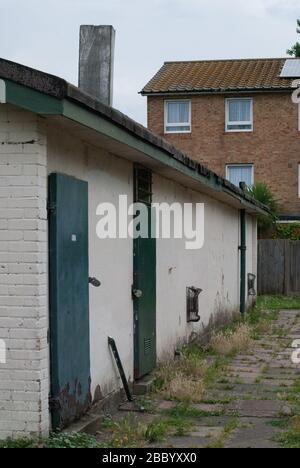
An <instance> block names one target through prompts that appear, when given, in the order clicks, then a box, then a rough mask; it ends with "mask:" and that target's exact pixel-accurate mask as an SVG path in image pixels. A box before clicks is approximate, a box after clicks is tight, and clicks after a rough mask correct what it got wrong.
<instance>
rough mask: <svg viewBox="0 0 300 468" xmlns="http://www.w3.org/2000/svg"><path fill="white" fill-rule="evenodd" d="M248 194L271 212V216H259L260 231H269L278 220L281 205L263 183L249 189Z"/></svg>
mask: <svg viewBox="0 0 300 468" xmlns="http://www.w3.org/2000/svg"><path fill="white" fill-rule="evenodd" d="M247 190H248V194H249V195H250V196H251V197H253V198H255V199H256V200H257V201H259V202H260V203H263V204H264V205H265V206H267V208H269V210H270V215H269V216H259V218H258V226H259V229H260V230H263V231H264V230H267V229H270V227H272V226H273V225H274V224H275V222H276V221H277V219H278V214H279V205H278V201H277V200H276V198H275V196H274V194H273V193H272V191H271V190H270V189H269V187H268V186H267V185H266V184H265V183H263V182H257V184H255V185H253V186H252V187H249V188H248V189H247Z"/></svg>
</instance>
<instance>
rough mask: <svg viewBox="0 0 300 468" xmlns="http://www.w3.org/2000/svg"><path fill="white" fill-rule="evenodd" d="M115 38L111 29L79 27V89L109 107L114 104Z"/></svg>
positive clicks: (107, 27) (108, 27) (105, 27)
mask: <svg viewBox="0 0 300 468" xmlns="http://www.w3.org/2000/svg"><path fill="white" fill-rule="evenodd" d="M115 35H116V32H115V30H114V28H113V27H112V26H85V25H83V26H80V44H79V88H80V89H82V91H84V92H86V93H87V94H89V95H90V96H93V97H94V98H95V99H97V100H99V101H101V102H102V103H103V104H106V105H107V106H112V104H113V74H114V73H113V72H114V49H115Z"/></svg>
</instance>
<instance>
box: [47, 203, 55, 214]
mask: <svg viewBox="0 0 300 468" xmlns="http://www.w3.org/2000/svg"><path fill="white" fill-rule="evenodd" d="M55 210H56V205H55V203H51V202H48V203H47V211H48V216H49V215H51V214H53V213H54V212H55Z"/></svg>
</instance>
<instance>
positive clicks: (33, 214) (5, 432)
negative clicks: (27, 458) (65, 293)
mask: <svg viewBox="0 0 300 468" xmlns="http://www.w3.org/2000/svg"><path fill="white" fill-rule="evenodd" d="M46 165H47V141H46V137H45V134H44V132H43V130H42V127H41V125H40V122H39V119H38V117H37V116H36V115H34V114H31V113H29V112H26V111H21V110H17V109H15V108H13V107H12V106H8V105H6V104H5V105H3V104H2V105H0V339H2V340H4V341H5V343H6V347H7V362H6V364H0V439H1V438H6V437H24V436H26V435H27V436H29V435H46V434H47V433H48V431H49V411H48V393H49V355H48V343H47V329H48V298H47V284H48V272H47V211H46V203H47V177H46V174H47V169H46Z"/></svg>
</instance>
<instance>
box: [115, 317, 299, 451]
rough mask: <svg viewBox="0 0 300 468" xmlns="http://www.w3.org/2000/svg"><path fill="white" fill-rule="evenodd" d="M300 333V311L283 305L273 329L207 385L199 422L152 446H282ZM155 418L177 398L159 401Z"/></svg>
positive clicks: (296, 377) (296, 374) (289, 413)
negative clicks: (287, 396)
mask: <svg viewBox="0 0 300 468" xmlns="http://www.w3.org/2000/svg"><path fill="white" fill-rule="evenodd" d="M299 338H300V311H296V310H289V311H286V310H283V311H280V312H279V315H278V318H277V320H276V321H275V322H274V324H273V327H272V332H268V333H265V334H263V335H262V336H261V338H260V339H258V340H257V341H255V344H254V346H253V347H252V348H251V350H250V351H249V352H247V353H242V354H238V355H236V356H235V357H234V358H232V359H231V360H230V362H229V363H228V366H226V368H224V370H223V371H222V375H220V376H218V378H217V381H216V382H215V383H214V384H213V386H212V387H210V388H209V389H207V391H206V393H205V394H204V397H203V403H201V404H198V405H193V408H194V409H195V410H197V411H199V416H198V417H196V418H195V420H194V424H193V427H192V429H191V431H190V432H189V433H188V434H184V435H182V436H180V435H176V434H168V436H167V437H165V439H164V441H163V442H159V443H155V444H152V445H150V446H152V447H169V448H206V447H225V448H279V443H278V442H277V441H276V436H277V434H279V433H280V432H282V431H283V429H282V428H281V426H282V425H281V424H280V423H281V421H284V420H286V419H287V418H288V417H290V416H292V412H293V408H292V407H291V406H290V404H289V403H288V402H287V401H286V400H285V398H283V397H282V394H284V392H285V391H286V390H287V389H289V388H291V387H292V386H293V385H295V383H296V382H297V381H298V380H299V379H300V365H299V364H293V362H292V359H291V356H292V353H293V351H295V350H294V348H292V343H293V342H294V340H296V339H299ZM152 405H153V408H154V411H153V410H152V414H151V415H147V416H146V415H145V414H144V415H140V416H139V414H138V413H136V414H138V416H137V418H138V419H140V418H142V419H143V418H144V420H145V418H147V417H148V421H153V420H155V418H157V417H159V414H160V413H162V412H163V411H167V410H169V411H170V410H171V409H172V408H174V407H176V403H175V402H170V401H161V400H160V401H153V402H152ZM121 409H122V411H120V412H119V413H118V416H117V417H120V418H121V417H123V416H124V414H130V412H131V411H130V410H132V409H134V408H133V407H132V405H131V406H130V405H128V404H127V405H126V404H125V405H124V406H123V408H121Z"/></svg>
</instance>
